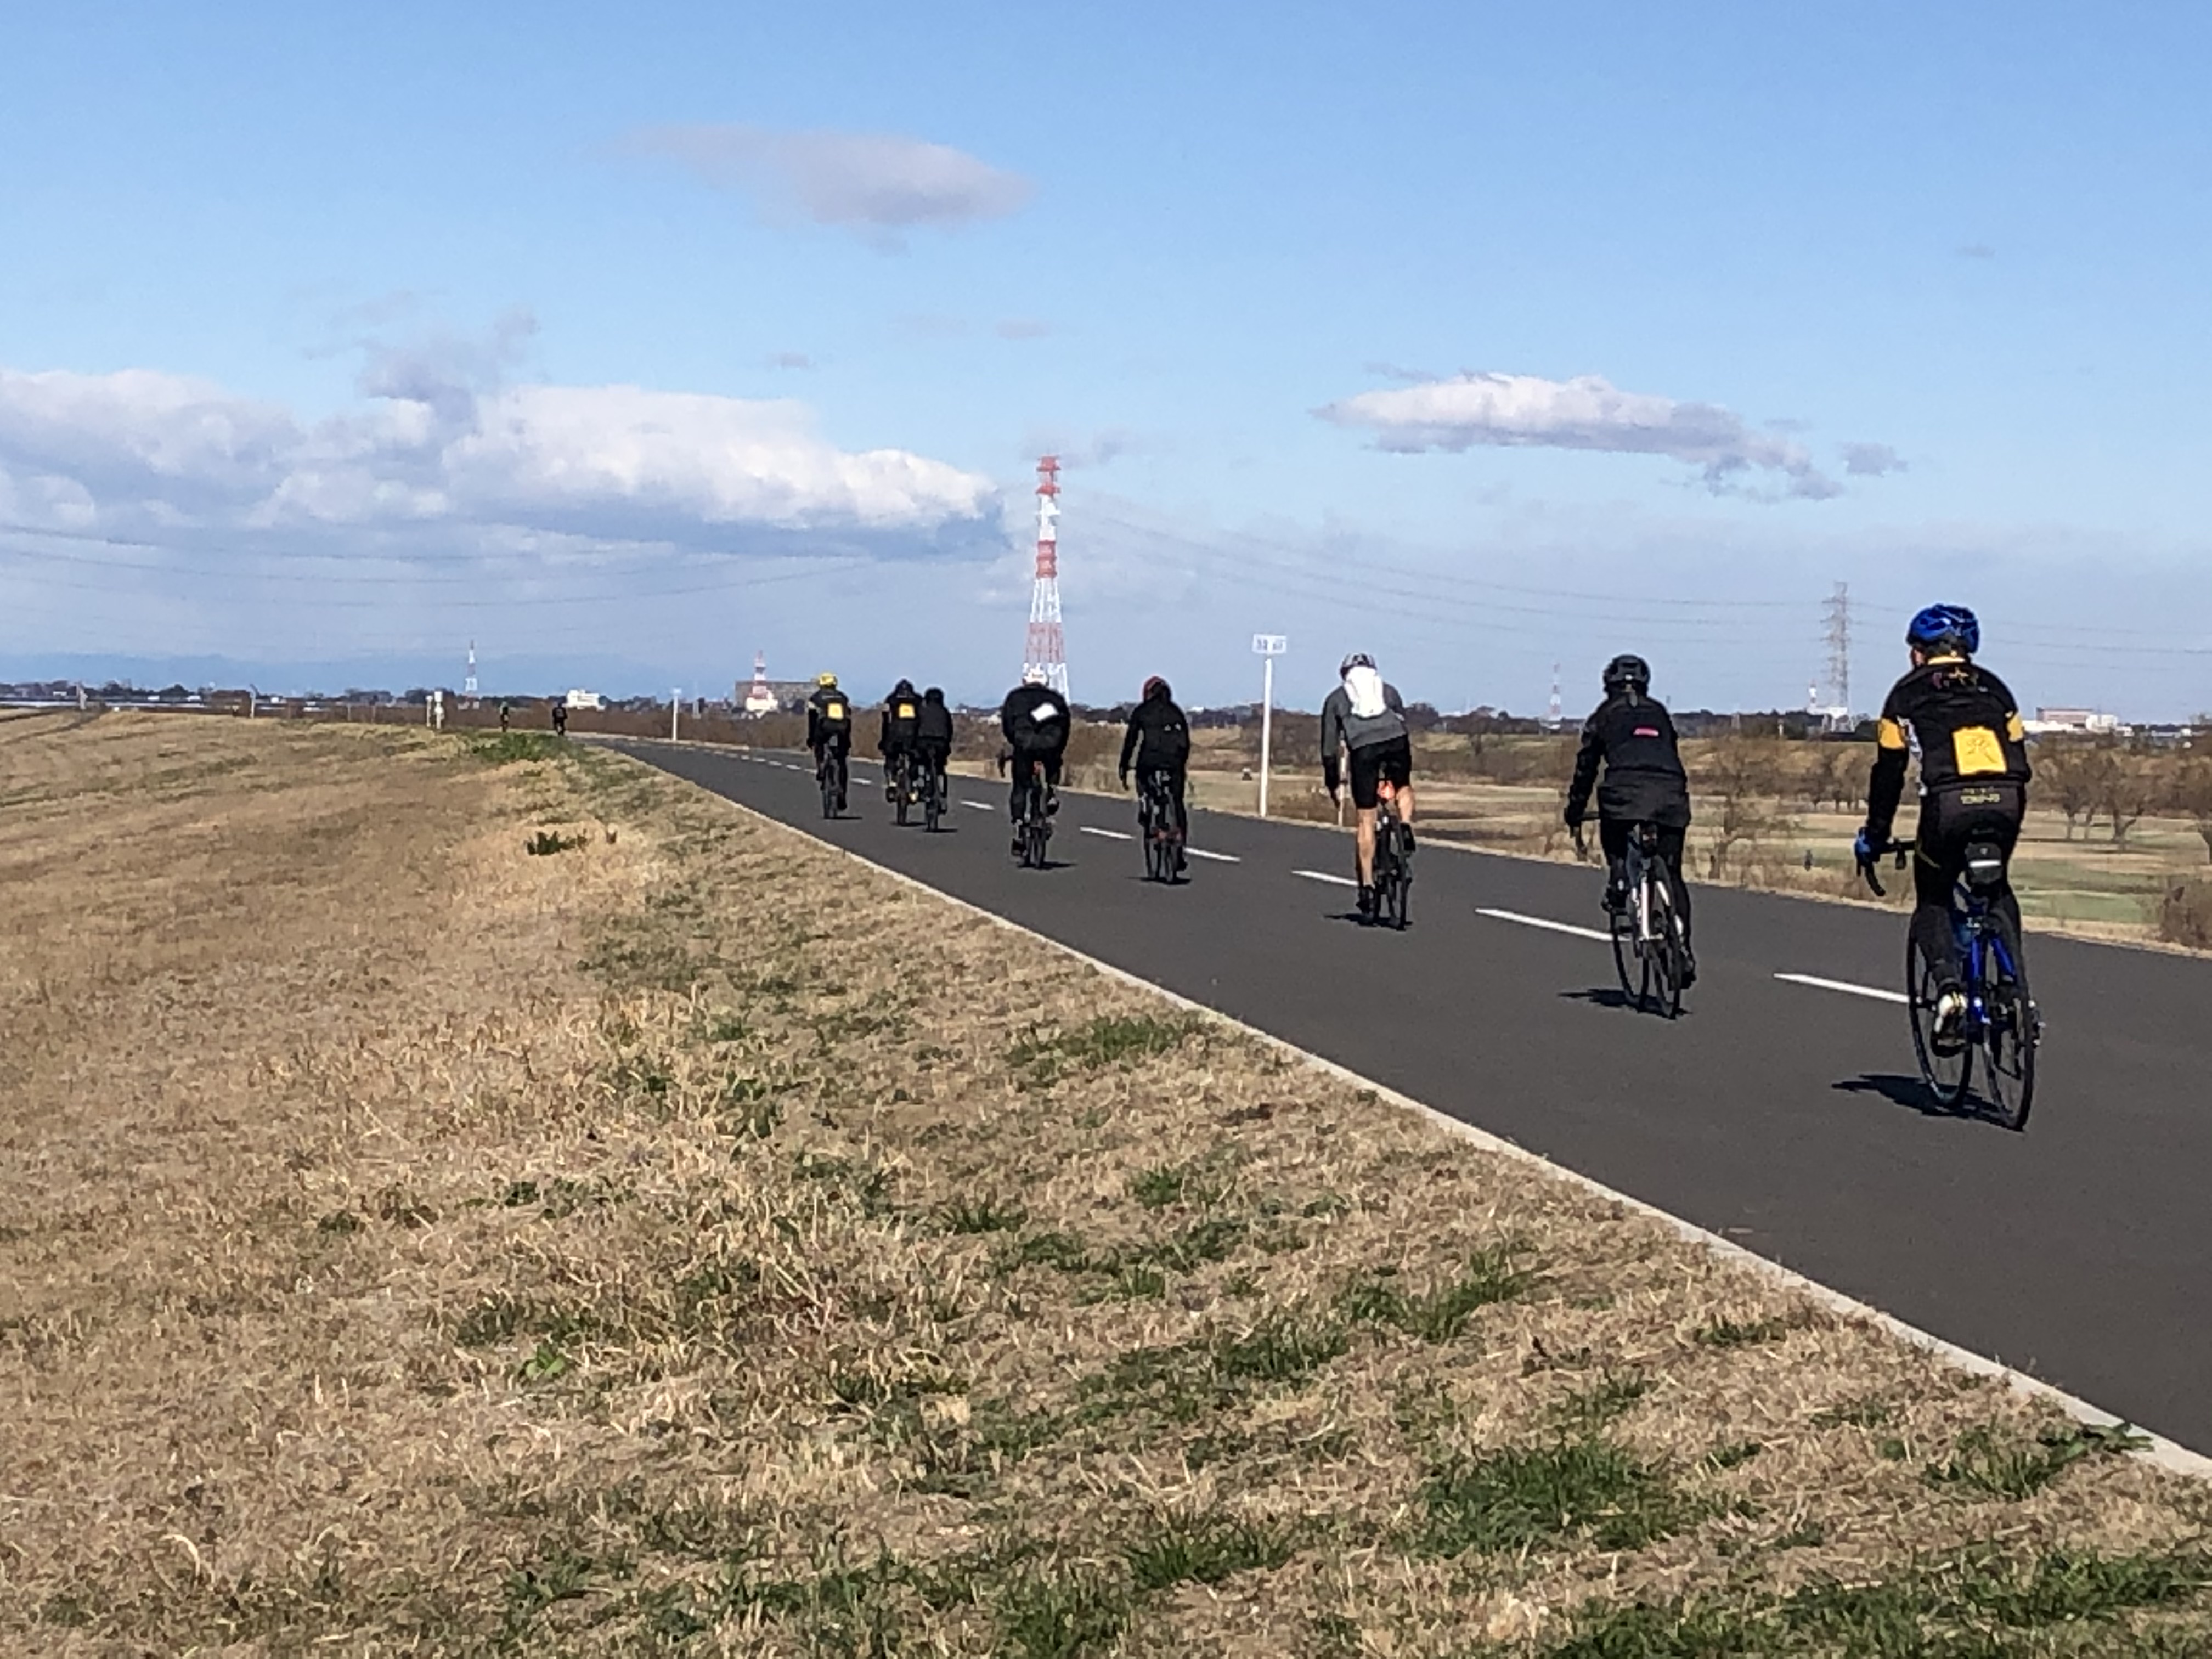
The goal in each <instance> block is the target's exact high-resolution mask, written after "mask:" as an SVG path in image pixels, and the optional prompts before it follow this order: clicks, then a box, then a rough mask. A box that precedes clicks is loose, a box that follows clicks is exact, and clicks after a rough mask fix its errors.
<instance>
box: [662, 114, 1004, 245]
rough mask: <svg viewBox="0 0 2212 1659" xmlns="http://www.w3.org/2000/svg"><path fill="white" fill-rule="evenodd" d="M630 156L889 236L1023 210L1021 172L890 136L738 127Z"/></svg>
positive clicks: (779, 208) (691, 129)
mask: <svg viewBox="0 0 2212 1659" xmlns="http://www.w3.org/2000/svg"><path fill="white" fill-rule="evenodd" d="M629 149H633V150H635V151H637V152H639V153H641V154H644V155H664V156H666V157H668V158H670V159H671V160H672V161H678V162H680V163H682V164H683V165H684V166H685V167H690V169H691V170H692V171H693V172H695V173H697V174H698V175H699V176H700V177H701V178H702V179H705V180H706V181H707V183H708V184H710V185H714V186H715V187H716V188H717V189H725V190H729V189H735V190H742V191H747V192H749V193H750V194H751V195H752V196H753V197H754V198H755V199H756V200H757V202H759V203H760V204H761V205H762V206H763V209H764V210H766V211H767V212H769V214H770V215H772V216H781V217H789V216H796V217H799V218H802V219H807V220H811V221H812V222H814V223H816V224H818V225H840V226H844V227H847V228H854V229H859V230H861V231H863V232H866V233H870V234H871V238H872V240H877V241H878V242H883V241H884V240H886V238H887V235H888V234H890V233H896V232H899V231H903V230H911V229H915V228H919V227H937V228H945V227H949V226H953V225H962V224H969V223H973V222H976V221H978V220H983V219H1001V218H1004V217H1006V216H1007V215H1009V214H1012V213H1015V212H1018V211H1019V210H1021V209H1022V208H1023V207H1024V205H1025V204H1027V203H1028V201H1029V199H1030V195H1031V194H1032V192H1033V188H1034V187H1033V186H1032V185H1030V181H1029V180H1028V179H1024V178H1023V177H1022V176H1021V175H1020V174H1019V173H1010V172H1007V171H1006V169H1005V168H1003V167H993V166H992V165H991V164H990V163H989V162H987V161H981V160H980V159H979V158H977V157H975V156H973V155H969V154H968V153H967V152H966V151H965V150H959V149H953V148H952V147H951V145H949V144H935V143H929V142H928V141H927V140H926V139H921V138H908V137H902V136H899V135H896V134H892V133H871V132H836V131H811V132H779V131H774V130H772V129H769V128H766V127H756V126H749V125H743V124H741V123H728V124H719V125H718V124H712V123H698V124H694V125H685V126H665V127H654V128H650V129H648V130H647V131H643V132H639V133H636V134H634V135H633V136H632V137H631V138H630V139H629Z"/></svg>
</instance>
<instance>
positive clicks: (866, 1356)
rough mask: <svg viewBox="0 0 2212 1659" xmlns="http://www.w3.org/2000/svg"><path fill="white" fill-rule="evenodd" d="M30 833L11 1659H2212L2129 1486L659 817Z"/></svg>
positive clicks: (1667, 1266) (62, 786)
mask: <svg viewBox="0 0 2212 1659" xmlns="http://www.w3.org/2000/svg"><path fill="white" fill-rule="evenodd" d="M0 775H4V777H5V779H6V785H5V794H4V797H0V799H4V800H5V802H6V810H7V811H8V814H9V833H8V834H7V836H6V838H5V841H4V842H0V868H4V869H5V872H6V874H7V876H8V878H9V883H8V890H9V893H10V895H11V902H10V905H9V911H8V914H7V915H6V918H5V920H4V921H0V929H4V930H5V935H6V937H5V940H4V945H5V953H4V956H0V974H4V975H5V976H6V985H5V1002H4V1005H0V1006H4V1010H5V1012H4V1013H0V1022H4V1024H0V1056H4V1058H0V1066H4V1073H0V1345H4V1346H0V1382H4V1383H5V1387H6V1400H7V1409H6V1410H5V1411H4V1412H0V1469H4V1470H5V1471H6V1475H5V1481H4V1491H0V1643H4V1644H6V1645H7V1646H9V1648H11V1649H13V1650H20V1651H38V1652H86V1653H90V1652H131V1651H143V1652H173V1651H181V1650H186V1649H190V1648H193V1647H202V1648H214V1647H222V1646H224V1645H225V1644H234V1645H235V1646H236V1648H237V1649H238V1650H241V1651H254V1650H260V1651H305V1650H307V1649H308V1648H309V1647H310V1646H313V1647H314V1648H315V1649H316V1650H330V1651H338V1652H347V1651H352V1652H364V1653H365V1652H380V1653H390V1652H398V1651H425V1652H441V1653H442V1652H457V1651H461V1652H465V1651H502V1650H503V1651H516V1652H525V1651H526V1652H563V1653H569V1652H576V1653H599V1652H605V1653H617V1652H621V1653H646V1652H662V1651H666V1652H698V1653H716V1652H721V1653H742V1654H748V1655H750V1654H793V1655H797V1654H833V1655H834V1654H850V1655H890V1654H901V1653H913V1654H919V1653H931V1652H942V1653H960V1654H966V1653H1004V1654H1011V1655H1018V1656H1073V1655H1079V1654H1101V1655H1103V1654H1111V1653H1122V1654H1158V1655H1169V1654H1176V1655H1188V1654H1207V1653H1212V1654H1225V1655H1226V1654H1250V1655H1263V1654H1264V1655H1281V1654H1301V1655H1304V1654H1315V1655H1326V1654H1346V1655H1350V1654H1373V1655H1392V1656H1407V1655H1429V1654H1433V1655H1444V1654H1455V1655H1470V1654H1488V1653H1497V1654H1515V1655H1549V1656H1568V1655H1585V1656H1613V1659H1619V1656H1646V1655H1648V1656H1662V1655H1721V1654H1729V1655H1736V1654H1766V1653H1771V1654H1782V1653H1792V1654H1794V1653H1838V1654H1865V1655H1895V1656H1904V1655H1921V1654H1955V1655H1969V1654H1971V1655H1974V1656H1996V1655H2009V1654H2022V1655H2026V1654H2062V1653H2063V1654H2100V1655H2102V1654H2112V1653H2118V1652H2126V1653H2131V1654H2157V1653H2166V1654H2174V1655H2179V1654H2184V1653H2191V1652H2198V1651H2203V1647H2204V1644H2206V1642H2207V1641H2208V1640H2212V1600H2208V1591H2207V1585H2208V1583H2212V1559H2208V1555H2207V1552H2206V1546H2205V1543H2204V1541H2203V1527H2204V1524H2205V1522H2206V1520H2207V1518H2208V1504H2207V1499H2206V1497H2205V1495H2204V1493H2203V1492H2201V1491H2199V1490H2198V1489H2197V1488H2195V1487H2193V1486H2188V1485H2186V1484H2185V1483H2182V1482H2179V1481H2177V1480H2173V1479H2172V1478H2171V1477H2167V1476H2165V1475H2163V1474H2160V1473H2159V1472H2157V1471H2155V1470H2153V1469H2151V1468H2147V1467H2145V1466H2144V1465H2142V1464H2141V1463H2139V1462H2135V1461H2133V1460H2130V1459H2128V1458H2125V1457H2123V1456H2118V1455H2112V1454H2113V1452H2114V1449H2115V1448H2114V1444H2113V1442H2112V1437H2106V1436H2099V1435H2095V1434H2090V1433H2085V1432H2083V1431H2080V1430H2079V1429H2078V1428H2076V1427H2075V1426H2074V1425H2070V1424H2069V1423H2067V1422H2064V1421H2063V1420H2061V1419H2058V1418H2057V1417H2056V1416H2054V1415H2053V1414H2052V1413H2050V1412H2048V1411H2047V1410H2045V1409H2043V1408H2041V1407H2037V1406H2034V1405H2032V1404H2029V1403H2027V1402H2025V1401H2022V1400H2021V1399H2020V1398H2018V1397H2016V1396H2015V1395H2010V1394H2008V1392H2006V1391H2005V1390H2003V1389H2001V1388H1999V1387H1996V1386H1995V1385H1991V1384H1987V1383H1978V1382H1976V1381H1973V1380H1972V1379H1969V1378H1966V1377H1963V1376H1958V1375H1955V1374H1953V1373H1949V1372H1947V1371H1945V1370H1942V1369H1941V1368H1939V1367H1938V1366H1936V1364H1934V1363H1933V1362H1931V1361H1930V1360H1929V1359H1928V1358H1925V1357H1923V1356H1922V1355H1919V1354H1917V1353H1915V1352H1910V1351H1907V1350H1905V1349H1904V1348H1902V1347H1901V1346H1898V1345H1896V1344H1895V1343H1893V1342H1892V1341H1890V1340H1887V1339H1885V1338H1883V1337H1882V1336H1881V1335H1879V1334H1875V1333H1874V1332H1872V1331H1869V1330H1867V1329H1863V1328H1857V1327H1855V1326H1853V1325H1851V1324H1849V1323H1847V1322H1839V1321H1838V1320H1837V1319H1836V1318H1834V1317H1833V1316H1830V1315H1828V1314H1826V1313H1824V1312H1822V1311H1820V1310H1818V1309H1816V1308H1814V1307H1811V1306H1808V1305H1806V1304H1802V1303H1801V1302H1799V1301H1797V1300H1796V1299H1794V1298H1792V1297H1790V1296H1789V1295H1787V1294H1784V1293H1783V1292H1781V1291H1778V1290H1777V1289H1776V1288H1774V1287H1773V1286H1772V1285H1769V1284H1767V1283H1765V1281H1763V1280H1760V1279H1755V1278H1753V1277H1752V1276H1749V1275H1748V1274H1747V1273H1745V1272H1743V1271H1742V1270H1741V1269H1739V1268H1736V1267H1731V1266H1729V1265H1726V1264H1723V1263H1722V1262H1720V1261H1717V1260H1715V1259H1714V1258H1712V1257H1711V1256H1709V1255H1706V1254H1705V1253H1704V1252H1702V1251H1700V1250H1699V1249H1695V1248H1693V1247H1692V1246H1690V1245H1687V1244H1686V1243H1681V1242H1680V1241H1679V1240H1677V1239H1675V1238H1674V1237H1672V1236H1671V1235H1668V1234H1667V1233H1665V1232H1664V1231H1662V1230H1661V1229H1659V1228H1658V1227H1656V1225H1652V1224H1650V1223H1649V1222H1647V1221H1645V1220H1644V1219H1641V1218H1638V1217H1637V1216H1635V1215H1633V1214H1624V1213H1620V1212H1616V1211H1615V1210H1614V1209H1613V1208H1612V1207H1611V1206H1607V1205H1606V1204H1604V1203H1601V1202H1599V1201H1596V1200H1593V1199H1592V1198H1591V1197H1589V1195H1587V1194H1583V1193H1582V1192H1581V1191H1579V1190H1578V1189H1577V1188H1572V1187H1571V1186H1568V1185H1566V1184H1565V1183H1562V1182H1553V1181H1550V1180H1547V1179H1544V1178H1541V1177H1540V1176H1536V1175H1534V1174H1533V1173H1532V1172H1531V1171H1530V1170H1528V1168H1526V1167H1525V1166H1522V1165H1519V1164H1515V1163H1511V1162H1508V1161H1506V1160H1504V1159H1501V1158H1496V1157H1492V1156H1489V1155H1486V1154H1484V1153H1481V1152H1478V1151H1475V1150H1474V1149H1471V1148H1470V1147H1469V1146H1467V1145H1466V1144H1465V1143H1464V1142H1462V1141H1460V1140H1457V1139H1455V1138H1453V1137H1451V1136H1449V1134H1448V1133H1445V1132H1444V1131H1443V1130H1441V1129H1440V1128H1438V1127H1436V1126H1434V1125H1432V1124H1430V1123H1428V1122H1426V1121H1422V1120H1419V1119H1418V1118H1415V1117H1413V1116H1412V1115H1407V1114H1404V1113H1401V1112H1400V1111H1397V1110H1395V1109H1392V1108H1389V1107H1388V1106H1387V1105H1384V1104H1383V1103H1378V1102H1376V1101H1375V1100H1373V1099H1371V1098H1370V1097H1365V1096H1364V1095H1363V1094H1362V1093H1360V1092H1359V1091H1357V1090H1355V1089H1352V1088H1350V1087H1347V1086H1346V1085H1341V1084H1340V1083H1338V1082H1337V1081H1335V1080H1334V1079H1331V1078H1330V1077H1328V1076H1327V1075H1325V1074H1323V1073H1320V1072H1318V1071H1316V1070H1314V1069H1311V1068H1308V1067H1305V1066H1302V1065H1299V1064H1296V1063H1293V1062H1291V1061H1290V1060H1286V1059H1285V1058H1284V1057H1283V1056H1282V1055H1281V1054H1279V1052H1277V1051H1274V1050H1273V1049H1271V1048H1267V1047H1265V1046H1263V1045H1261V1044H1260V1043H1258V1042H1256V1041H1255V1040H1252V1039H1249V1038H1247V1037H1245V1036H1242V1035H1240V1034H1238V1033H1237V1032H1235V1031H1233V1030H1230V1029H1228V1028H1225V1027H1222V1026H1218V1025H1215V1024H1210V1023H1205V1022H1200V1021H1198V1020H1194V1019H1192V1018H1188V1017H1186V1016H1185V1015H1184V1014H1182V1012H1178V1011H1177V1010H1176V1009H1175V1008H1174V1007H1172V1006H1169V1005H1167V1004H1165V1003H1164V1002H1162V1001H1159V1000H1155V999H1152V998H1150V997H1148V996H1146V994H1142V993H1140V992H1138V991H1136V990H1133V989H1131V988H1129V987H1125V986H1123V985H1121V984H1120V983H1118V982H1115V981H1109V980H1106V979H1103V978H1102V977H1100V976H1098V975H1094V974H1092V973H1091V972H1090V971H1088V970H1086V969H1083V968H1081V967H1080V966H1079V965H1076V964H1073V963H1070V962H1069V961H1068V960H1067V959H1066V957H1062V956H1060V955H1058V954H1057V953H1055V952H1054V951H1052V950H1050V949H1049V948H1048V947H1046V946H1044V945H1041V944H1039V943H1037V942H1036V941H1033V940H1030V939H1026V938H1023V937H1020V936H1017V935H1012V934H1010V933H1006V932H1005V931H1003V930H1001V929H999V928H997V927H993V926H992V925H991V924H989V923H988V922H986V921H982V920H981V919H978V918H975V917H973V916H970V915H967V914H965V913H961V912H957V911H955V910H953V909H951V908H948V907H946V906H945V905H943V904H942V903H940V902H937V901H935V900H933V899H932V898H930V897H929V896H927V895H924V894H921V893H918V892H915V890H911V889H908V888H906V887H904V886H902V885H900V884H895V883H893V882H891V881H890V880H888V879H886V878H880V877H878V876H877V875H875V874H873V873H872V872H868V871H866V870H865V869H863V868H861V867H860V866H856V865H854V864H852V863H850V862H848V861H847V860H843V859H842V858H841V857H839V856H838V855H836V854H833V853H830V852H829V851H827V850H825V849H823V848H819V847H818V846H817V845H815V844H814V843H812V842H809V841H807V840H805V839H804V838H802V837H800V836H796V835H794V834H792V833H790V832H787V831H784V830H781V829H776V828H774V827H772V826H769V825H767V824H764V823H760V822H758V821H756V820H754V819H751V818H750V817H745V816H744V815H743V814H740V813H738V812H736V811H732V810H731V809H729V808H727V807H726V806H725V805H721V804H720V803H718V802H715V801H713V800H711V799H708V798H707V797H705V796H703V795H702V794H699V793H696V792H693V791H690V790H689V789H688V788H686V787H684V786H681V785H678V784H676V783H674V782H672V781H668V780H665V779H662V778H659V777H658V776H655V775H650V774H648V773H647V772H646V771H645V770H643V769H640V768H635V767H633V766H631V765H629V763H625V762H623V761H621V760H619V759H617V758H616V757H609V756H605V755H598V754H589V753H577V752H574V751H570V752H565V753H564V752H558V751H556V750H554V749H553V747H552V746H551V745H549V744H542V743H541V742H539V741H538V740H537V739H522V738H515V739H508V740H506V741H504V742H501V741H500V740H497V739H483V738H476V739H453V738H448V739H445V740H442V741H441V740H435V739H431V738H426V737H422V736H421V735H418V734H411V733H410V734H405V735H402V734H398V733H393V732H384V733H382V734H373V733H369V732H359V731H356V732H345V731H344V730H343V728H333V727H321V728H313V727H310V728H305V729H301V728H296V727H295V728H286V729H283V730H271V729H269V728H266V727H264V728H260V729H255V728H251V727H247V726H245V724H244V723H243V722H238V723H231V724H216V723H212V722H210V723H206V724H201V723H194V724H193V725H191V726H176V725H171V724H167V723H160V724H156V723H155V722H153V721H150V720H129V719H125V718H114V719H109V720H101V721H99V722H96V723H94V725H92V726H88V727H86V728H84V729H82V730H79V731H75V732H55V731H53V730H52V728H51V727H50V726H44V727H33V728H26V727H24V726H11V727H9V728H6V729H5V731H4V732H0Z"/></svg>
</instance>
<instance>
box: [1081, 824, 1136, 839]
mask: <svg viewBox="0 0 2212 1659" xmlns="http://www.w3.org/2000/svg"><path fill="white" fill-rule="evenodd" d="M1075 828H1076V832H1077V833H1078V834H1079V835H1085V836H1105V837H1106V839H1107V840H1109V841H1134V840H1135V839H1136V837H1135V836H1132V835H1130V834H1129V833H1127V831H1126V830H1121V829H1092V828H1091V826H1090V825H1089V824H1087V823H1079V824H1077V825H1076V826H1075Z"/></svg>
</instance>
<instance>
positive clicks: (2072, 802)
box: [2035, 739, 2110, 841]
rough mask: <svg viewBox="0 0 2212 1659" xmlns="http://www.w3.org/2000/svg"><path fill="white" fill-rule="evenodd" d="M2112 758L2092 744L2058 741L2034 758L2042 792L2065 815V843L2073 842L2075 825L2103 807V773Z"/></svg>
mask: <svg viewBox="0 0 2212 1659" xmlns="http://www.w3.org/2000/svg"><path fill="white" fill-rule="evenodd" d="M2109 759H2110V757H2108V756H2106V754H2105V752H2104V751H2103V750H2101V749H2099V748H2097V747H2095V746H2094V745H2093V744H2086V743H2077V742H2069V741H2066V740H2063V739H2061V740H2057V741H2054V742H2052V743H2051V744H2048V745H2047V746H2045V747H2044V748H2042V749H2041V750H2039V752H2038V753H2037V755H2036V757H2035V781H2036V784H2037V786H2038V787H2039V792H2040V793H2044V794H2047V795H2048V796H2050V797H2051V802H2052V804H2053V805H2056V806H2057V808H2058V810H2059V811H2061V812H2063V813H2064V814H2065V815H2066V839H2067V840H2069V841H2071V840H2073V839H2074V831H2075V826H2076V825H2078V824H2081V823H2083V822H2084V821H2086V820H2087V819H2088V818H2090V817H2093V816H2094V814H2095V812H2096V810H2097V808H2098V807H2099V806H2100V805H2102V802H2101V800H2100V796H2101V795H2102V794H2103V793H2104V779H2103V777H2102V773H2103V770H2104V769H2105V766H2106V763H2108V762H2109Z"/></svg>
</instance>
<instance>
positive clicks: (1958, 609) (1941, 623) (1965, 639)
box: [1905, 605, 1982, 657]
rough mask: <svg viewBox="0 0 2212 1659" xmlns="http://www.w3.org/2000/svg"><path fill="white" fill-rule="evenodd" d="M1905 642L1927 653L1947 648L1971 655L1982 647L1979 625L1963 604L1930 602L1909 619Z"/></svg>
mask: <svg viewBox="0 0 2212 1659" xmlns="http://www.w3.org/2000/svg"><path fill="white" fill-rule="evenodd" d="M1905 643H1906V644H1907V645H1909V646H1911V647H1912V648H1913V649H1914V650H1916V651H1925V652H1928V653H1929V654H1930V655H1933V654H1935V653H1937V652H1941V651H1945V650H1950V651H1956V652H1958V653H1960V654H1961V655H1964V656H1968V657H1971V656H1972V655H1973V654H1974V653H1975V652H1977V651H1978V650H1980V649H1981V648H1982V625H1981V623H1979V622H1978V621H1976V620H1975V617H1974V613H1973V612H1972V611H1969V610H1967V609H1966V606H1965V605H1929V607H1928V608H1927V609H1926V610H1925V611H1922V612H1921V613H1920V614H1919V615H1918V616H1917V617H1914V618H1913V619H1912V626H1911V627H1910V628H1908V629H1905Z"/></svg>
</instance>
